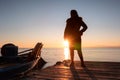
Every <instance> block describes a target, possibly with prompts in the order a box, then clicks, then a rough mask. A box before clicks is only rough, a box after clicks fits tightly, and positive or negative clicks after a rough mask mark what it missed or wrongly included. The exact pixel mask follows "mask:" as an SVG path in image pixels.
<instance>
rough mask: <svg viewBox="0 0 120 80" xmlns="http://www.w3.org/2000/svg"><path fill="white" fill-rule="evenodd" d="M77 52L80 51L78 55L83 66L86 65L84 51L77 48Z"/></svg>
mask: <svg viewBox="0 0 120 80" xmlns="http://www.w3.org/2000/svg"><path fill="white" fill-rule="evenodd" d="M77 52H78V56H79V58H80V60H81V66H83V67H84V66H85V64H84V59H83V55H82V51H81V50H77Z"/></svg>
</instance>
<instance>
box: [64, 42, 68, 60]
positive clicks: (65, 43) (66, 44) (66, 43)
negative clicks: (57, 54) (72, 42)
mask: <svg viewBox="0 0 120 80" xmlns="http://www.w3.org/2000/svg"><path fill="white" fill-rule="evenodd" d="M64 55H65V59H68V58H69V42H68V41H67V40H65V41H64Z"/></svg>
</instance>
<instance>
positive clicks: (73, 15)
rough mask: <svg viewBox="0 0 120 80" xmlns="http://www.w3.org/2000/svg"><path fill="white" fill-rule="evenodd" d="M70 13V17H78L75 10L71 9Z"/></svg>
mask: <svg viewBox="0 0 120 80" xmlns="http://www.w3.org/2000/svg"><path fill="white" fill-rule="evenodd" d="M70 14H71V18H74V17H78V13H77V11H76V10H71V12H70Z"/></svg>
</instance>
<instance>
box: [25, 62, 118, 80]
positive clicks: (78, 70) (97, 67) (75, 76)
mask: <svg viewBox="0 0 120 80" xmlns="http://www.w3.org/2000/svg"><path fill="white" fill-rule="evenodd" d="M69 64H70V62H69V61H66V62H65V61H63V62H62V63H60V64H56V65H54V66H50V67H47V68H45V69H42V70H40V69H36V70H33V71H31V72H30V73H28V74H27V75H26V76H25V77H24V79H29V80H44V79H45V80H47V79H48V80H120V62H95V61H85V65H86V67H81V65H80V61H75V65H74V67H69Z"/></svg>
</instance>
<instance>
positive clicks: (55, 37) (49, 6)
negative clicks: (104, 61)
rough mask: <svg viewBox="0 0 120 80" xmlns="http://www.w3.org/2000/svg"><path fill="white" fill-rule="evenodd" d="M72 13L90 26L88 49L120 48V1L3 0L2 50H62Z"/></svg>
mask: <svg viewBox="0 0 120 80" xmlns="http://www.w3.org/2000/svg"><path fill="white" fill-rule="evenodd" d="M71 9H76V10H77V11H78V14H79V16H81V17H82V18H83V20H84V21H85V23H86V24H87V26H88V30H87V31H86V32H85V33H84V35H83V36H82V39H83V46H84V47H111V46H114V47H118V46H120V42H119V41H120V36H119V34H120V31H119V30H120V15H119V14H120V0H0V46H2V45H3V44H5V43H9V42H12V43H14V44H16V45H18V46H20V47H32V46H34V44H36V43H37V42H43V44H44V47H62V46H63V40H64V39H63V33H64V29H65V25H66V19H67V18H69V17H70V10H71Z"/></svg>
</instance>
